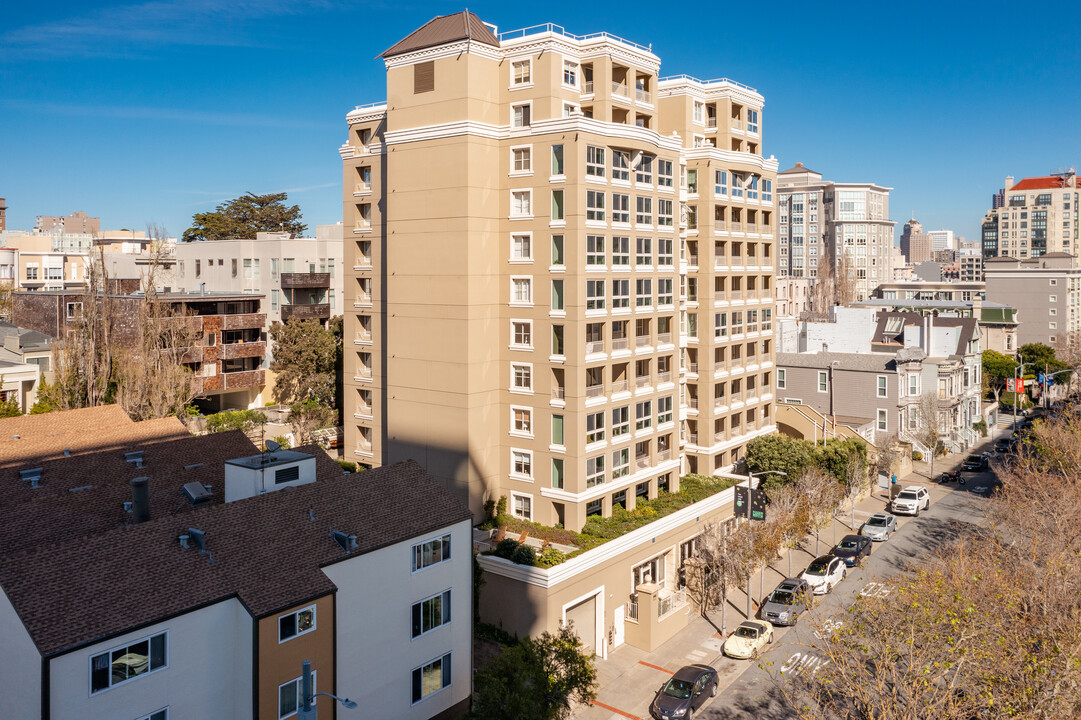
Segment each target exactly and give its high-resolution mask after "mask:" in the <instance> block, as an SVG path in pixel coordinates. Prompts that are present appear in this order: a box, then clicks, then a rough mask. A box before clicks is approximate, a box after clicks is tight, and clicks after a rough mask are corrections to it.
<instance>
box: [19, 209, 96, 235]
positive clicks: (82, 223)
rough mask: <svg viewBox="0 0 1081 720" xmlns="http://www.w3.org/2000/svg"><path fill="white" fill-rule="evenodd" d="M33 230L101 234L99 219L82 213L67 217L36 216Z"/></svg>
mask: <svg viewBox="0 0 1081 720" xmlns="http://www.w3.org/2000/svg"><path fill="white" fill-rule="evenodd" d="M34 229H35V230H37V231H38V232H44V233H91V234H92V233H97V232H101V218H99V217H90V216H89V215H87V214H86V213H84V212H82V211H76V212H73V213H72V214H71V215H68V216H67V217H61V216H57V215H38V216H37V220H36V221H35V222H34Z"/></svg>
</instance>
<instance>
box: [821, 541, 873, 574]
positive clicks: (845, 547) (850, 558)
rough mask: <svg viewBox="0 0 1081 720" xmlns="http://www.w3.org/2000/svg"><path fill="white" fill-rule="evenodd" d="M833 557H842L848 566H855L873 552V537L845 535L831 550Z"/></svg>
mask: <svg viewBox="0 0 1081 720" xmlns="http://www.w3.org/2000/svg"><path fill="white" fill-rule="evenodd" d="M830 554H831V555H833V557H836V558H841V559H842V560H844V561H845V565H847V566H848V567H855V566H856V565H859V564H860V563H861V562H863V558H865V557H868V556H870V554H871V538H869V537H864V536H863V535H845V536H844V537H843V538H841V542H839V543H837V547H835V548H833V550H831V551H830Z"/></svg>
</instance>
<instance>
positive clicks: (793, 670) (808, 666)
mask: <svg viewBox="0 0 1081 720" xmlns="http://www.w3.org/2000/svg"><path fill="white" fill-rule="evenodd" d="M829 664H830V661H829V660H826V659H825V658H823V657H821V656H819V655H814V654H812V653H798V652H797V653H792V654H791V655H790V656H789V657H788V659H787V660H785V662H784V665H781V674H782V675H785V674H791V675H802V674H803V673H804V672H807V671H808V670H810V671H811V674H812V675H814V674H816V673H818V671H819V670H821V669H822V668H824V667H826V666H827V665H829Z"/></svg>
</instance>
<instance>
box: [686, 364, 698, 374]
mask: <svg viewBox="0 0 1081 720" xmlns="http://www.w3.org/2000/svg"><path fill="white" fill-rule="evenodd" d="M687 372H693V373H696V372H698V363H697V362H689V363H687Z"/></svg>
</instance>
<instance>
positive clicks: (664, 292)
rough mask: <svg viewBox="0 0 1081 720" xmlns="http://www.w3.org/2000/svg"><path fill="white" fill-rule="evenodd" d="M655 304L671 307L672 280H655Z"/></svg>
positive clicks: (672, 301)
mask: <svg viewBox="0 0 1081 720" xmlns="http://www.w3.org/2000/svg"><path fill="white" fill-rule="evenodd" d="M657 304H658V305H672V304H674V299H673V295H672V278H658V279H657Z"/></svg>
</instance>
